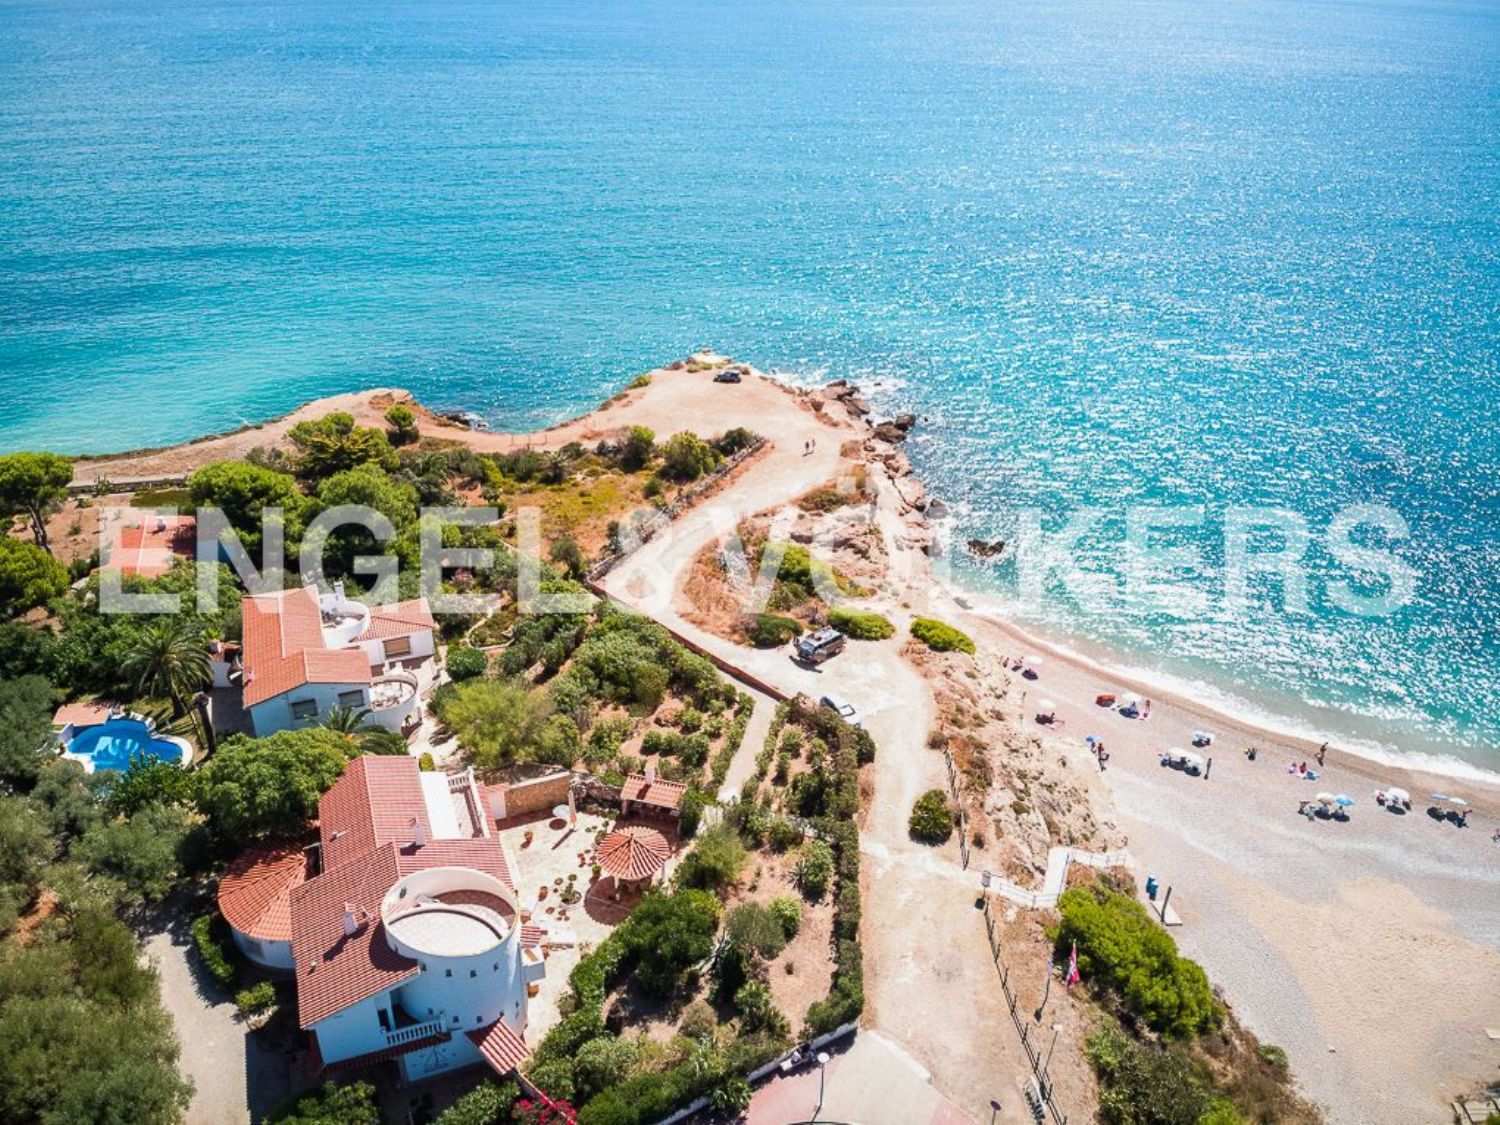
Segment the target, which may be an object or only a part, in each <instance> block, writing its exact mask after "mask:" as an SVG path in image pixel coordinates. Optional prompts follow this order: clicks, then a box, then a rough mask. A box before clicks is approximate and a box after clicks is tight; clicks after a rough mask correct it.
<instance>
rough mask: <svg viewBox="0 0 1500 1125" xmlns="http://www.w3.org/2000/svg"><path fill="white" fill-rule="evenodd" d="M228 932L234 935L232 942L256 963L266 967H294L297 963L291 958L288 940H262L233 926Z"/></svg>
mask: <svg viewBox="0 0 1500 1125" xmlns="http://www.w3.org/2000/svg"><path fill="white" fill-rule="evenodd" d="M230 933H231V934H233V935H234V944H235V945H237V946H239V950H240V952H241V953H243V954H244V955H245V956H246V957H248V958H250V960H252V961H254V962H255V963H256V964H257V965H264V966H265V967H266V968H268V969H286V970H288V971H290V970H292V969H295V968H296V967H297V963H296V962H295V961H293V960H292V943H291V942H290V941H262V940H261V939H259V938H252V937H250V936H248V935H246V934H242V933H240V931H239V930H236V929H235V928H234V927H233V926H231V927H230Z"/></svg>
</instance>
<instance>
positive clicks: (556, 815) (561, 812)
mask: <svg viewBox="0 0 1500 1125" xmlns="http://www.w3.org/2000/svg"><path fill="white" fill-rule="evenodd" d="M552 819H553V820H567V819H568V806H567V805H555V806H553V809H552Z"/></svg>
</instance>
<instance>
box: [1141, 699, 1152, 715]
mask: <svg viewBox="0 0 1500 1125" xmlns="http://www.w3.org/2000/svg"><path fill="white" fill-rule="evenodd" d="M1150 717H1151V700H1149V699H1147V700H1144V701H1142V703H1141V718H1142V719H1149V718H1150Z"/></svg>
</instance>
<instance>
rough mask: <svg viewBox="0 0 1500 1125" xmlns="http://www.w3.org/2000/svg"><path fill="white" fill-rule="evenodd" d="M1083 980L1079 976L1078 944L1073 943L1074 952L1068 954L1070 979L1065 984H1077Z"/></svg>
mask: <svg viewBox="0 0 1500 1125" xmlns="http://www.w3.org/2000/svg"><path fill="white" fill-rule="evenodd" d="M1082 979H1083V978H1082V977H1081V976H1079V975H1078V943H1077V942H1076V941H1075V942H1074V943H1073V952H1072V953H1070V954H1068V979H1067V981H1065V982H1064V983H1066V984H1077V983H1078V982H1079V981H1081V980H1082Z"/></svg>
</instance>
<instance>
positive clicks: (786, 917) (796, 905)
mask: <svg viewBox="0 0 1500 1125" xmlns="http://www.w3.org/2000/svg"><path fill="white" fill-rule="evenodd" d="M767 909H769V910H770V911H771V917H773V918H775V919H776V921H777V923H778V924H779V925H780V926H781V932H782V933H783V934H785V935H786V937H787V940H788V941H790V940H791V939H792V938H794V937H796V936H797V931H798V930H799V929H801V928H802V904H801V903H800V902H798V901H797V900H796V899H794V898H792V897H791V896H790V895H777V896H776V897H775V898H773V899H772V900H771V905H770V906H769V907H768V908H767Z"/></svg>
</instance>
